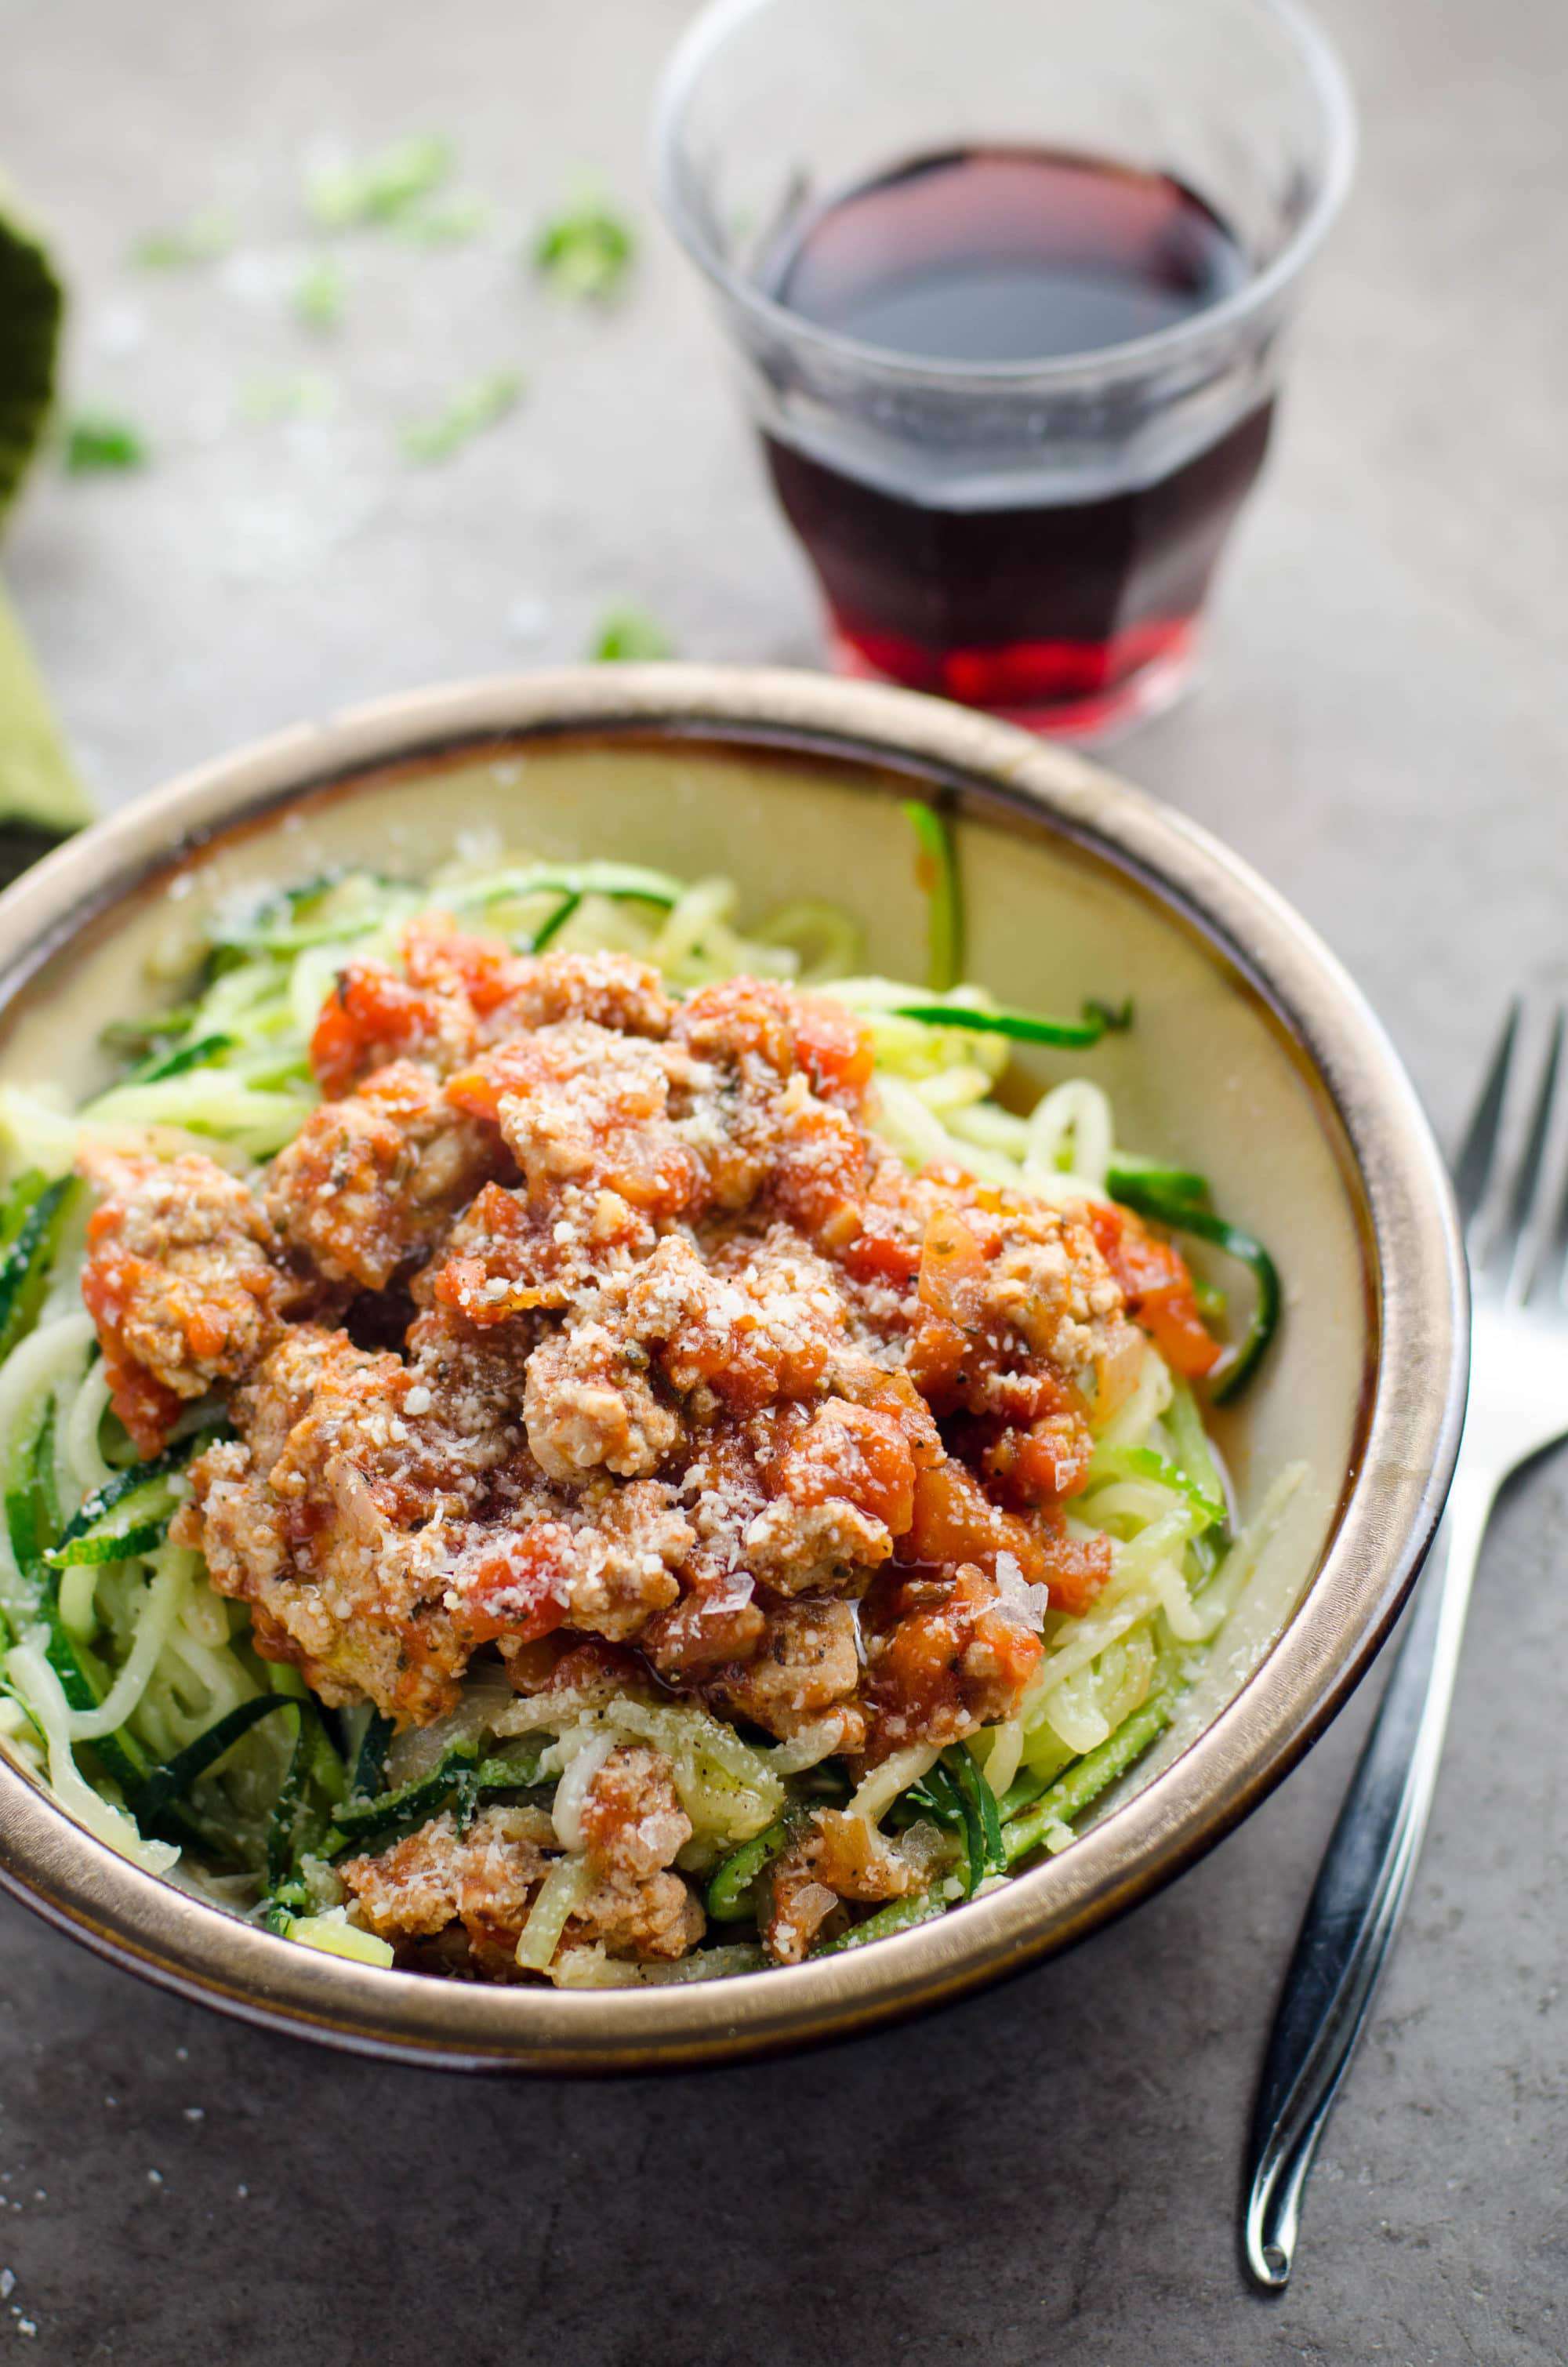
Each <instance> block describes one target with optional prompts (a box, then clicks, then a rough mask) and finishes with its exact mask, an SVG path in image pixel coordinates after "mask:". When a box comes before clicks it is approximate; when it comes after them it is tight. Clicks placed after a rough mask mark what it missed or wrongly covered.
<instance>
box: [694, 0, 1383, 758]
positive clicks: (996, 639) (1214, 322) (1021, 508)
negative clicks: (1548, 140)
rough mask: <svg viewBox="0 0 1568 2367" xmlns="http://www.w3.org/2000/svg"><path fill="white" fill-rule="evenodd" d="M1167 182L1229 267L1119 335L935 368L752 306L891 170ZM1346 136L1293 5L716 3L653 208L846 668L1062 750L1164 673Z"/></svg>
mask: <svg viewBox="0 0 1568 2367" xmlns="http://www.w3.org/2000/svg"><path fill="white" fill-rule="evenodd" d="M967 149H985V150H988V151H995V150H1012V151H1016V152H1020V153H1024V152H1030V153H1034V154H1035V155H1039V154H1040V153H1043V152H1044V153H1051V154H1054V155H1055V156H1057V157H1058V158H1068V159H1077V160H1079V161H1080V162H1082V163H1085V164H1090V165H1098V164H1111V165H1115V166H1120V167H1130V168H1133V169H1134V170H1135V171H1137V172H1140V173H1145V174H1152V175H1160V176H1169V178H1170V180H1171V181H1172V182H1174V183H1176V184H1179V188H1180V191H1181V192H1182V193H1183V194H1184V195H1185V194H1190V196H1191V197H1192V198H1196V199H1197V200H1199V201H1200V206H1199V210H1200V211H1201V209H1203V208H1207V209H1208V210H1209V212H1210V213H1211V214H1212V215H1213V217H1216V218H1217V220H1218V222H1219V223H1220V224H1221V225H1223V226H1224V231H1226V232H1229V234H1230V237H1231V238H1232V240H1234V242H1235V245H1236V246H1237V247H1238V248H1239V250H1240V259H1241V268H1240V270H1239V272H1238V274H1237V278H1236V282H1235V285H1234V286H1233V288H1232V290H1231V292H1230V293H1228V294H1222V295H1220V296H1219V297H1218V298H1217V300H1214V301H1213V302H1211V303H1209V304H1208V305H1207V306H1206V308H1204V309H1201V310H1197V311H1190V312H1188V313H1187V314H1186V315H1185V316H1184V317H1182V318H1180V319H1179V320H1177V321H1176V322H1175V323H1171V324H1168V325H1165V326H1161V327H1159V328H1156V330H1154V331H1153V333H1152V334H1141V335H1138V336H1135V337H1131V338H1128V339H1127V340H1126V341H1125V342H1122V343H1118V344H1109V345H1098V346H1095V347H1092V348H1090V349H1089V350H1085V351H1082V352H1069V353H1066V354H1064V353H1060V352H1057V353H1055V354H1054V355H1052V356H1050V357H1046V358H1042V359H1038V360H1036V359H1030V358H1022V359H1019V358H1013V359H1009V360H999V361H963V360H956V361H955V360H939V359H931V358H929V357H921V356H919V355H917V354H909V353H905V352H900V351H896V350H893V349H891V348H890V347H888V346H886V345H880V344H876V343H871V342H865V341H863V340H862V339H861V338H859V337H857V336H854V335H851V334H844V333H843V332H842V331H840V330H839V329H836V328H834V327H831V326H828V325H824V324H823V323H821V322H820V321H813V320H807V319H806V318H804V317H803V316H802V314H801V313H800V312H798V311H792V310H791V309H790V308H789V306H788V304H787V303H785V302H781V301H780V300H779V296H778V289H779V286H780V278H781V273H780V258H781V256H784V257H787V256H790V255H798V254H800V253H801V252H802V251H804V250H803V245H802V242H803V240H804V239H806V238H807V237H808V236H809V234H810V232H811V228H812V225H813V224H814V223H817V222H819V221H821V220H822V218H823V215H824V211H825V210H826V209H828V208H830V207H831V206H832V205H834V204H835V203H836V202H837V201H838V200H840V199H841V198H845V197H846V196H848V195H849V193H850V192H852V191H853V190H855V189H857V188H862V187H864V185H865V184H866V183H867V182H868V181H870V180H872V179H874V177H875V176H879V175H881V174H884V173H886V172H888V171H889V170H890V169H892V168H896V167H897V166H899V165H901V164H908V163H910V162H911V160H917V159H930V158H932V157H937V156H951V155H953V154H954V153H963V152H964V151H965V150H967ZM1353 150H1354V119H1353V115H1352V111H1351V106H1350V100H1349V96H1348V91H1347V88H1346V85H1345V81H1344V77H1343V75H1342V74H1341V72H1340V69H1339V67H1338V64H1337V62H1336V60H1335V57H1334V55H1333V53H1332V51H1330V50H1329V48H1328V47H1327V45H1326V43H1325V40H1324V39H1323V37H1322V36H1321V34H1320V33H1319V32H1318V31H1317V30H1316V29H1315V28H1314V26H1313V25H1312V24H1311V23H1310V22H1309V21H1308V19H1307V18H1306V17H1303V15H1301V14H1300V13H1299V12H1298V11H1297V10H1296V8H1295V7H1294V6H1291V5H1289V0H718V5H716V6H711V7H709V8H708V9H706V10H705V12H704V13H703V15H701V16H700V17H698V18H697V20H696V21H695V23H694V25H693V26H692V27H691V28H690V29H689V30H688V32H687V34H686V36H685V38H684V39H683V40H682V42H681V44H680V46H679V47H678V49H677V50H676V51H675V54H674V56H673V58H672V59H671V63H670V66H669V68H668V70H667V73H666V74H665V77H664V80H663V83H662V85H661V88H660V96H659V100H658V106H657V112H656V119H655V128H654V152H655V171H656V176H657V179H658V185H659V188H660V198H661V202H662V205H663V207H664V210H665V211H666V213H667V215H668V218H669V221H670V222H671V226H672V228H673V229H674V232H675V233H676V235H677V237H678V238H679V239H680V241H681V243H682V245H683V246H684V247H685V249H686V251H687V253H688V254H689V255H691V256H692V258H693V260H694V262H695V263H696V264H697V265H698V266H700V267H701V269H702V270H703V272H704V273H705V276H706V277H707V280H708V282H709V286H710V289H711V290H712V293H713V296H714V298H715V300H716V305H717V310H718V313H719V317H720V320H721V322H722V323H723V325H724V327H725V329H726V331H727V332H728V337H729V340H730V343H731V345H732V346H733V348H734V352H735V354H736V356H737V357H738V360H739V368H740V374H741V380H742V384H743V388H744V391H745V394H746V397H747V400H748V402H749V403H750V410H751V413H752V415H753V417H754V419H755V421H756V423H757V425H758V427H759V428H760V430H761V437H762V444H763V449H764V452H765V454H766V457H767V461H768V466H769V469H770V471H771V473H772V476H773V482H774V486H775V489H776V491H777V493H778V494H779V497H780V500H781V502H782V504H783V506H784V511H785V513H786V515H787V516H788V518H789V520H790V523H791V525H792V526H793V527H795V531H796V533H797V534H798V535H799V537H800V538H801V540H802V542H803V544H804V546H805V549H806V551H807V556H808V558H809V560H810V561H811V564H812V566H813V568H814V570H815V572H816V574H817V576H818V582H819V583H820V586H821V590H822V594H823V597H824V600H825V604H826V608H827V617H828V633H829V646H830V650H831V653H832V659H833V662H834V663H835V664H836V665H838V666H839V667H840V669H842V670H843V671H845V672H849V673H853V674H869V675H873V676H876V677H879V678H882V679H887V680H892V681H896V682H898V683H901V684H904V685H907V686H909V687H911V688H915V689H920V690H928V691H934V692H937V693H939V694H942V695H944V696H946V697H951V698H956V699H960V700H963V701H964V702H966V703H968V704H971V705H976V706H981V707H985V708H989V709H991V710H992V711H994V712H997V713H1001V714H1005V715H1007V716H1009V717H1010V719H1013V720H1015V721H1019V722H1022V723H1025V724H1027V725H1030V726H1032V727H1033V728H1035V729H1038V730H1046V731H1051V732H1054V733H1057V734H1060V735H1062V736H1064V737H1067V738H1073V739H1078V740H1089V739H1099V738H1101V737H1104V736H1106V735H1108V734H1109V733H1110V732H1111V731H1112V730H1116V729H1117V728H1119V727H1122V726H1123V725H1125V724H1127V723H1129V722H1131V721H1133V720H1135V719H1138V718H1140V717H1143V716H1145V715H1147V714H1149V713H1150V712H1152V711H1154V710H1155V709H1156V708H1160V707H1162V706H1164V705H1165V704H1167V703H1168V701H1169V700H1170V698H1171V697H1173V696H1175V694H1176V693H1177V692H1178V691H1179V689H1180V688H1181V687H1182V686H1183V685H1184V684H1185V683H1186V682H1187V680H1188V679H1189V676H1190V671H1191V668H1192V664H1193V659H1194V652H1195V650H1196V647H1197V640H1198V632H1199V627H1200V622H1201V614H1202V610H1203V606H1204V603H1205V600H1206V597H1207V595H1208V590H1209V585H1210V582H1211V579H1212V576H1213V571H1214V568H1215V564H1216V562H1217V561H1218V559H1219V557H1220V553H1221V550H1222V549H1223V547H1224V543H1225V542H1226V540H1227V538H1228V536H1229V533H1230V529H1231V527H1232V526H1233V524H1234V522H1235V516H1236V514H1237V511H1238V509H1239V508H1240V506H1241V504H1242V502H1243V500H1244V498H1245V496H1246V494H1247V492H1248V490H1249V489H1250V486H1251V484H1252V482H1253V481H1254V479H1255V478H1256V476H1257V473H1258V469H1259V467H1260V466H1261V463H1262V459H1263V454H1264V448H1265V446H1266V444H1267V442H1268V437H1269V425H1270V422H1271V419H1272V415H1273V409H1274V402H1275V396H1276V392H1277V390H1278V387H1279V381H1280V360H1281V351H1282V340H1283V332H1284V331H1285V329H1286V326H1287V324H1288V323H1289V322H1290V320H1291V318H1292V313H1293V311H1294V310H1295V308H1296V304H1297V301H1298V298H1299V295H1300V292H1301V286H1302V277H1303V270H1304V268H1305V266H1306V265H1307V263H1308V261H1309V259H1310V258H1311V256H1312V255H1313V254H1314V251H1315V250H1316V248H1317V246H1318V244H1319V243H1320V241H1321V240H1322V238H1323V235H1324V232H1325V230H1326V229H1327V227H1328V224H1329V221H1331V219H1332V217H1333V215H1334V213H1335V211H1336V210H1337V207H1338V205H1339V202H1340V200H1341V198H1342V197H1343V195H1344V192H1345V189H1346V187H1347V184H1348V179H1349V175H1350V169H1351V161H1352V155H1353Z"/></svg>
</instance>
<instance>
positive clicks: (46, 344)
mask: <svg viewBox="0 0 1568 2367" xmlns="http://www.w3.org/2000/svg"><path fill="white" fill-rule="evenodd" d="M64 311H65V296H64V290H63V289H62V287H61V284H60V280H59V277H58V275H57V274H56V272H55V269H54V266H53V264H52V263H51V260H50V256H49V253H48V250H47V248H46V247H45V246H44V243H43V242H42V240H41V239H40V238H39V236H38V234H37V232H34V231H33V230H31V229H29V228H28V225H27V223H26V222H25V221H24V220H23V219H22V217H21V216H20V214H19V213H18V212H17V210H16V207H15V205H14V203H13V201H12V198H11V195H10V192H9V190H8V188H7V187H6V184H5V183H4V181H0V525H3V524H4V522H5V517H6V511H7V510H8V509H9V507H10V505H11V504H12V502H13V501H14V500H15V498H16V496H17V492H18V491H19V489H20V486H21V482H22V479H23V478H24V477H25V476H26V474H27V471H28V466H29V465H30V463H31V461H32V459H33V458H34V456H35V455H36V453H37V451H38V449H39V445H40V443H41V442H42V440H43V436H44V431H45V429H46V427H47V426H48V424H49V415H50V410H51V405H52V403H53V401H54V378H55V365H56V360H57V357H58V355H59V351H60V331H61V323H62V319H63V317H64ZM92 818H93V808H92V802H91V800H90V798H88V796H87V793H86V791H85V788H84V787H83V786H82V782H81V778H80V776H78V774H77V771H76V768H75V766H74V764H73V763H72V761H71V757H70V754H69V753H68V751H67V749H66V746H65V742H64V741H63V740H62V737H61V733H60V726H59V724H58V723H57V722H56V721H55V719H54V711H53V709H52V708H51V705H50V700H49V694H48V692H47V691H46V690H45V689H44V686H43V683H42V680H41V678H40V676H39V671H38V667H37V665H36V664H35V663H34V661H33V655H32V652H31V651H30V650H29V649H28V644H27V641H26V640H25V639H24V637H23V634H22V629H21V627H20V626H19V625H18V624H17V619H16V617H15V615H14V614H13V612H12V610H11V607H10V606H9V603H8V602H7V601H6V595H5V591H4V587H3V586H0V877H4V878H14V877H15V875H16V873H17V871H18V870H20V869H22V868H23V866H25V865H26V864H27V863H29V862H31V861H32V860H33V859H34V857H35V856H36V855H39V854H40V853H41V852H42V851H43V849H44V848H45V847H47V846H50V845H51V844H53V843H54V841H55V840H56V839H57V838H62V837H63V836H64V835H65V834H66V832H68V831H73V830H76V829H79V828H80V826H81V825H82V823H83V822H86V821H91V820H92Z"/></svg>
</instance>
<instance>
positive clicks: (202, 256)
mask: <svg viewBox="0 0 1568 2367" xmlns="http://www.w3.org/2000/svg"><path fill="white" fill-rule="evenodd" d="M234 236H235V232H234V218H233V216H232V214H230V213H226V212H225V211H224V210H222V209H221V208H220V207H218V206H209V207H208V208H206V209H205V210H204V211H202V212H201V213H198V214H192V215H191V217H190V219H189V221H183V222H175V223H173V224H171V226H170V227H169V228H168V229H167V230H154V231H149V232H148V233H147V235H146V236H145V237H144V238H139V239H138V240H137V242H136V243H135V245H134V246H133V247H132V248H131V250H130V260H131V262H132V263H134V264H136V265H138V266H140V267H141V270H143V271H186V270H188V269H189V268H190V266H192V265H193V264H198V263H216V262H217V261H218V259H219V257H220V255H227V254H228V253H229V250H230V248H231V246H232V245H233V243H234Z"/></svg>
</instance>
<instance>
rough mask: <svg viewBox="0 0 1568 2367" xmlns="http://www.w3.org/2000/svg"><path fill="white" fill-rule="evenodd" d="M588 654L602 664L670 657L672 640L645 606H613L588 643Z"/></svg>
mask: <svg viewBox="0 0 1568 2367" xmlns="http://www.w3.org/2000/svg"><path fill="white" fill-rule="evenodd" d="M588 654H589V656H590V657H591V658H595V659H597V660H598V662H599V663H600V664H601V665H615V664H618V663H621V662H622V661H623V660H625V659H635V658H672V657H673V656H674V654H675V644H674V642H673V641H672V640H671V638H670V636H669V634H668V633H667V632H666V631H665V629H664V628H663V626H662V625H661V624H660V621H659V619H658V617H650V616H649V613H648V611H647V609H646V608H612V609H611V610H610V612H609V614H608V615H607V616H606V617H604V619H603V621H602V622H601V624H600V627H599V629H598V631H597V632H596V633H595V634H594V636H593V639H592V642H591V643H590V645H589V651H588Z"/></svg>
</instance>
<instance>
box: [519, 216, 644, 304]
mask: <svg viewBox="0 0 1568 2367" xmlns="http://www.w3.org/2000/svg"><path fill="white" fill-rule="evenodd" d="M636 254H637V238H636V234H635V232H633V230H632V227H631V224H630V223H629V222H628V221H626V218H625V217H624V216H623V215H621V214H618V213H615V211H614V210H612V209H611V207H610V206H608V205H607V204H606V203H605V202H604V199H603V198H598V197H593V196H587V197H584V198H581V200H580V202H579V203H578V204H577V205H575V206H573V207H571V208H570V210H567V211H565V212H563V213H558V214H556V215H554V216H553V217H552V218H551V220H550V221H547V222H546V224H545V225H544V227H543V229H542V230H541V231H540V232H539V234H538V236H537V238H536V240H535V242H534V249H533V263H534V268H535V270H536V272H538V273H539V275H540V277H542V278H544V279H547V281H548V282H549V284H550V286H551V288H553V289H554V290H555V291H556V293H557V295H558V296H565V297H568V298H570V300H572V301H574V302H577V303H594V304H603V303H606V302H608V301H609V300H610V299H611V298H612V297H615V296H618V295H619V294H620V292H621V289H622V286H623V284H624V283H625V280H626V274H627V272H628V271H629V270H630V269H631V266H632V262H633V259H634V257H635V256H636Z"/></svg>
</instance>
